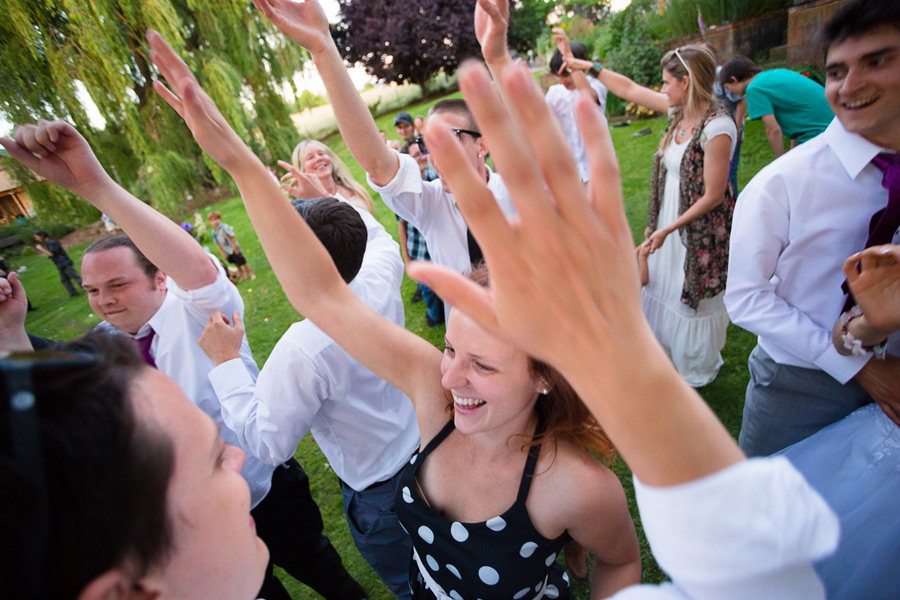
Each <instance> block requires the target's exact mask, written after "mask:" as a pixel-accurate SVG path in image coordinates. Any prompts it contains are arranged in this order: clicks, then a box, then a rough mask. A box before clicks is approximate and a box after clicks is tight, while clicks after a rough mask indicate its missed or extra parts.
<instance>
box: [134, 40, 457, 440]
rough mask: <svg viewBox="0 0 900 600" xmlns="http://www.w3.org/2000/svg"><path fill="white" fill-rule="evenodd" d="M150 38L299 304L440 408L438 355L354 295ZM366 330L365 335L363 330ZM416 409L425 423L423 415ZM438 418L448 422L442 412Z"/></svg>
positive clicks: (166, 95) (379, 369)
mask: <svg viewBox="0 0 900 600" xmlns="http://www.w3.org/2000/svg"><path fill="white" fill-rule="evenodd" d="M147 39H148V40H149V42H150V47H151V49H152V51H151V54H150V56H151V58H152V60H153V62H154V63H155V64H156V66H157V67H158V68H159V71H160V73H162V75H163V77H165V79H166V81H167V82H168V83H169V85H170V86H172V90H171V91H170V90H169V89H168V88H167V87H166V86H165V85H163V84H162V83H161V82H159V81H157V82H156V83H155V84H154V87H155V88H156V90H157V91H158V92H159V94H160V95H161V96H162V97H163V99H164V100H166V102H168V103H169V104H170V105H171V106H172V108H174V109H175V111H176V112H177V113H178V114H179V115H181V117H182V118H183V119H184V120H185V123H186V124H187V126H188V128H189V129H190V130H191V133H193V135H194V138H195V139H196V140H197V143H198V144H199V145H200V147H201V148H203V150H204V151H205V152H206V153H207V154H209V156H210V158H212V159H213V160H215V161H216V162H217V163H218V164H219V165H220V166H221V167H222V168H223V169H225V170H226V171H227V172H228V173H229V174H230V175H231V176H232V177H233V178H234V181H235V183H237V186H238V189H239V190H240V192H241V197H242V198H243V200H244V206H245V207H246V209H247V214H248V215H249V217H250V221H251V222H252V223H253V226H254V228H255V229H256V232H257V235H258V236H259V241H260V243H261V244H262V247H263V250H264V251H265V253H266V257H267V258H268V259H269V262H270V263H271V265H272V270H273V271H275V275H276V276H277V277H278V281H279V282H280V283H281V286H282V288H284V292H285V294H286V295H287V297H288V299H289V300H290V302H291V304H292V305H293V306H294V308H296V309H297V311H299V312H300V313H301V314H303V315H305V316H306V317H308V318H309V319H311V320H312V321H313V322H314V323H315V324H316V325H317V326H319V327H320V328H321V329H322V330H323V331H324V332H325V333H326V334H327V335H328V336H329V337H331V338H332V339H333V340H335V341H336V342H337V343H338V344H339V345H340V346H341V347H342V348H343V349H344V350H346V351H347V352H348V353H349V354H350V355H351V356H353V357H354V358H356V359H357V360H358V361H359V362H360V363H362V364H363V365H365V366H366V367H367V368H369V369H370V370H372V371H374V372H375V373H376V374H377V375H379V376H380V377H382V378H384V379H385V380H387V381H388V382H390V383H391V384H393V385H394V386H396V387H398V388H399V389H401V390H403V391H404V392H405V393H406V395H407V396H409V397H410V399H412V400H413V402H414V403H416V402H417V399H418V398H423V399H428V400H430V401H431V404H434V405H435V406H439V405H440V403H435V402H434V400H435V399H436V398H440V397H442V394H443V389H442V388H441V385H440V360H441V353H440V352H438V351H437V350H436V349H435V348H434V346H432V345H431V344H429V343H428V342H426V341H425V340H423V339H422V338H420V337H418V336H417V335H415V334H413V333H411V332H409V331H407V330H405V329H404V328H402V327H400V326H398V325H396V324H394V323H392V322H390V321H388V320H387V319H385V318H384V317H382V316H380V315H378V314H377V313H375V312H374V311H373V310H372V309H370V308H369V307H367V306H366V305H365V304H363V302H362V301H360V299H359V298H357V297H356V295H355V294H353V292H352V291H351V290H350V288H349V287H348V286H347V284H345V283H344V280H343V279H342V278H341V276H340V275H339V274H338V271H337V268H336V267H335V265H334V261H332V259H331V256H330V255H329V254H328V252H327V251H326V250H325V248H324V247H323V246H322V244H321V243H320V242H319V240H318V238H316V236H315V234H313V232H312V231H311V230H310V229H309V227H308V226H307V225H306V223H305V222H304V221H303V218H302V217H301V216H300V215H299V213H297V211H296V210H294V208H293V207H292V206H291V205H290V204H289V203H287V202H285V201H284V195H283V194H282V193H281V190H280V189H279V186H278V182H276V181H275V180H273V179H272V177H271V176H270V175H269V173H268V172H267V171H266V168H265V166H264V165H263V164H262V162H261V161H260V160H259V159H258V158H257V157H256V156H255V155H254V154H253V152H251V151H250V149H249V148H248V147H247V146H246V144H244V142H243V141H242V140H241V139H240V138H239V137H238V136H237V134H236V133H235V132H234V130H233V129H232V128H231V126H230V125H229V124H228V123H227V122H226V121H225V119H224V117H222V114H221V113H220V112H219V110H218V108H216V105H215V104H214V103H213V102H212V100H210V98H209V96H207V95H206V93H205V92H204V91H203V89H202V88H200V85H199V84H198V83H197V80H196V79H195V78H194V76H193V74H192V73H191V71H190V69H188V67H187V65H186V64H184V62H183V61H182V60H181V59H180V58H179V57H178V55H177V54H175V52H174V51H173V50H172V48H171V47H170V46H169V45H168V44H167V43H166V42H165V40H163V38H162V37H161V36H160V35H159V34H158V33H157V32H155V31H150V32H149V33H148V34H147ZM379 143H380V142H379ZM361 331H365V332H366V335H359V332H361ZM385 348H389V349H390V352H385ZM416 408H417V416H418V418H419V423H420V427H421V425H422V422H423V421H422V420H423V417H424V416H425V414H424V411H419V410H418V409H419V406H418V405H417V406H416ZM440 412H441V413H443V408H442V407H441V409H440ZM441 418H442V422H443V421H446V416H445V415H443V414H442V415H441ZM423 435H424V434H423Z"/></svg>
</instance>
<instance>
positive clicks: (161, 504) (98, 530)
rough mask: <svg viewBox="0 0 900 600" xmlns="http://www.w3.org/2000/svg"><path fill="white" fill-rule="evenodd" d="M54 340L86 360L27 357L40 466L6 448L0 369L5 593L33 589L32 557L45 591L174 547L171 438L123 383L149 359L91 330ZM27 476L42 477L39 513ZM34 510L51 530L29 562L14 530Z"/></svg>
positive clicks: (148, 561)
mask: <svg viewBox="0 0 900 600" xmlns="http://www.w3.org/2000/svg"><path fill="white" fill-rule="evenodd" d="M57 349H58V350H61V351H64V352H79V353H82V354H83V355H84V354H86V355H88V357H93V361H86V360H82V361H80V364H73V365H68V366H65V365H59V364H57V365H55V366H50V367H44V368H41V366H40V363H38V365H37V366H35V367H33V371H32V392H33V393H34V396H35V407H36V411H37V425H36V427H37V431H38V436H39V439H38V441H37V444H38V445H39V448H40V452H41V454H42V456H43V465H44V468H43V473H37V474H35V473H31V472H30V471H29V472H23V471H24V468H23V462H24V461H23V460H22V458H21V457H20V456H16V455H15V454H14V451H13V445H12V434H11V430H10V427H11V421H13V418H12V414H11V412H10V410H11V409H10V398H9V391H8V390H7V381H8V380H7V378H8V377H9V376H10V372H9V371H7V370H5V369H4V370H2V371H0V377H2V381H0V386H2V392H0V393H2V395H3V401H2V406H0V481H2V483H0V553H2V554H0V581H3V582H4V583H3V586H4V588H5V594H8V595H9V597H10V598H23V599H30V598H34V597H35V593H36V591H35V590H33V589H30V587H29V584H28V576H27V573H29V572H30V570H31V569H32V568H34V567H35V566H36V567H37V569H38V570H39V573H40V575H42V577H41V579H40V580H41V581H43V586H44V590H43V592H44V593H43V596H44V597H46V598H75V597H77V596H78V594H79V593H80V592H81V590H82V589H83V588H84V587H85V586H86V585H87V584H88V583H89V582H90V581H91V580H93V579H94V578H96V577H98V576H99V575H101V574H103V573H104V572H106V571H108V570H109V569H112V568H115V567H123V568H127V569H128V572H129V573H130V574H131V575H132V576H134V577H140V576H142V575H144V574H145V573H147V572H148V571H149V570H150V569H152V568H155V567H158V566H163V565H164V564H165V562H166V560H167V559H168V556H169V551H170V549H171V547H172V528H171V525H170V521H169V517H168V514H167V511H166V493H167V491H168V487H169V481H170V479H171V477H172V472H173V469H174V460H175V458H174V448H173V445H172V441H171V439H170V438H169V437H168V435H167V434H166V433H165V432H164V431H163V430H162V428H161V427H160V426H158V425H155V424H154V422H153V421H152V419H146V418H138V417H137V416H136V414H135V409H134V407H133V406H132V402H131V385H132V382H133V381H134V379H135V377H136V376H138V375H139V374H140V372H141V371H142V370H143V369H145V368H147V367H146V365H145V363H144V362H143V361H142V360H141V358H140V356H138V354H137V350H136V348H135V346H134V344H132V343H131V340H130V339H128V338H125V337H123V336H117V335H108V334H99V333H92V334H89V335H88V336H87V337H84V338H82V339H81V340H78V341H75V342H72V343H70V344H64V345H60V346H58V348H57ZM38 356H40V355H39V354H35V355H34V357H35V358H37V357H38ZM35 476H36V477H42V478H43V480H44V481H45V484H46V488H47V494H46V496H47V504H45V506H46V507H47V508H48V510H49V515H47V514H43V515H42V514H41V513H40V509H39V507H40V506H41V503H40V502H39V499H40V497H41V496H40V494H39V492H38V491H37V490H38V488H36V487H35V485H34V483H33V482H34V481H35ZM41 519H47V522H48V524H49V534H48V538H47V540H46V545H45V547H44V548H45V549H44V557H43V560H42V561H41V562H40V564H39V565H32V564H29V562H28V559H26V558H25V552H23V551H22V548H23V546H22V534H23V533H24V532H25V531H28V528H29V527H32V524H33V523H35V522H39V521H40V520H41ZM17 534H18V535H17Z"/></svg>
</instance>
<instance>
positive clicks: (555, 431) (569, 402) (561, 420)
mask: <svg viewBox="0 0 900 600" xmlns="http://www.w3.org/2000/svg"><path fill="white" fill-rule="evenodd" d="M469 279H471V280H472V281H474V282H475V283H477V284H478V285H480V286H482V287H485V288H489V287H490V274H489V273H488V268H487V266H485V264H484V263H481V264H479V265H478V266H476V267H475V268H474V269H473V270H472V272H471V273H470V274H469ZM528 372H529V373H531V375H532V376H534V377H535V378H536V379H540V380H543V381H544V382H545V383H546V384H547V389H548V390H549V393H547V394H540V395H539V396H538V400H537V404H536V405H535V407H534V408H535V410H536V411H537V413H538V414H539V415H540V416H541V418H542V420H543V422H544V432H543V434H541V435H539V436H536V437H534V438H530V437H529V438H527V440H526V441H525V442H524V443H523V444H522V449H523V450H524V449H527V448H529V447H531V446H536V445H538V444H542V443H545V442H550V443H554V442H555V441H556V440H557V439H558V438H567V439H569V440H570V441H572V442H573V443H575V444H576V445H578V446H581V447H582V448H584V449H586V450H593V451H595V452H597V453H598V454H599V455H600V456H601V457H602V458H603V459H604V460H605V461H607V463H609V464H611V463H612V462H613V461H614V460H615V458H616V448H615V446H614V445H613V443H612V442H611V441H610V439H609V438H608V437H607V436H606V432H605V431H603V427H601V426H600V423H598V422H597V419H596V418H594V415H593V414H592V413H591V411H590V410H589V409H588V407H587V406H586V405H585V404H584V402H583V401H582V400H581V397H580V396H579V395H578V393H577V392H576V391H575V390H574V388H572V386H571V385H570V384H569V382H568V381H567V380H566V378H565V377H563V376H562V374H561V373H560V372H559V371H557V370H556V369H554V368H553V367H551V366H550V365H548V364H547V363H545V362H541V361H539V360H537V359H536V358H532V357H531V356H529V357H528ZM452 411H453V404H452V403H451V404H450V412H451V413H452Z"/></svg>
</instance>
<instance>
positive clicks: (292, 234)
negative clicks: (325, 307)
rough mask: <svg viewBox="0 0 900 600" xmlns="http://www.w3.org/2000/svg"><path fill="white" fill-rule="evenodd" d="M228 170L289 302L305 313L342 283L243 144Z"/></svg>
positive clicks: (316, 240) (307, 313) (315, 239)
mask: <svg viewBox="0 0 900 600" xmlns="http://www.w3.org/2000/svg"><path fill="white" fill-rule="evenodd" d="M242 152H243V153H244V154H245V156H244V158H243V159H242V160H241V161H239V163H240V164H239V165H238V166H237V167H235V168H234V169H233V170H232V171H231V173H230V174H231V176H232V177H233V178H234V181H235V183H237V186H238V189H239V191H240V193H241V197H242V199H243V201H244V206H245V207H246V209H247V215H248V216H249V217H250V221H251V222H252V223H253V228H254V229H255V230H256V232H257V235H258V236H259V241H260V243H261V244H262V247H263V250H264V251H265V253H266V257H267V258H268V260H269V262H270V264H271V265H272V270H273V271H274V272H275V275H276V277H278V281H279V282H280V283H281V285H282V288H283V289H284V292H285V294H286V295H287V297H288V300H290V302H291V304H292V305H293V306H294V308H296V309H297V310H298V311H299V312H300V313H301V314H303V315H305V316H307V317H310V316H311V314H310V311H311V310H313V306H314V304H315V301H316V298H324V297H326V296H328V295H330V293H332V292H331V291H330V290H334V289H338V288H340V287H342V286H343V280H342V279H341V277H340V275H339V274H338V272H337V268H336V267H335V266H334V261H333V260H331V256H330V255H329V254H328V252H327V251H326V250H325V248H324V247H323V246H322V244H321V243H319V240H318V238H316V236H315V235H314V234H313V232H312V231H311V230H310V229H309V227H308V226H307V225H306V223H304V221H303V218H302V217H301V216H300V214H299V213H298V212H297V211H296V210H295V209H294V208H293V206H291V204H290V203H288V202H285V201H284V196H283V195H282V194H281V190H280V188H279V187H278V184H277V183H276V182H275V181H273V180H272V178H271V177H269V174H268V173H267V172H266V169H265V166H264V165H263V164H262V162H261V161H260V160H259V159H258V158H257V157H256V155H254V154H253V153H252V152H251V151H250V149H249V148H247V147H244V148H243V149H242Z"/></svg>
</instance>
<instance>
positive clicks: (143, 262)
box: [82, 233, 159, 277]
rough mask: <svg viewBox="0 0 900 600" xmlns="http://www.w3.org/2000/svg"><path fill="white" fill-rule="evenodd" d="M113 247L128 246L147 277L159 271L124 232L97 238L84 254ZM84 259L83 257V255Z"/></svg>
mask: <svg viewBox="0 0 900 600" xmlns="http://www.w3.org/2000/svg"><path fill="white" fill-rule="evenodd" d="M113 248H128V249H130V250H131V252H132V253H133V254H134V260H136V261H137V264H138V266H139V267H140V268H141V271H143V272H144V274H145V275H147V277H153V276H154V275H156V273H157V271H159V267H157V266H156V265H154V264H153V263H152V262H150V259H148V258H147V257H146V256H144V253H143V252H141V251H140V249H138V247H137V246H135V244H134V242H132V241H131V238H130V237H128V236H127V235H125V234H124V233H117V234H115V235H108V236H106V237H102V238H100V239H99V240H96V241H95V242H94V243H93V244H91V245H90V246H88V247H87V249H86V250H85V251H84V256H87V255H88V254H93V253H95V252H103V251H104V250H112V249H113ZM82 259H83V257H82Z"/></svg>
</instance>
